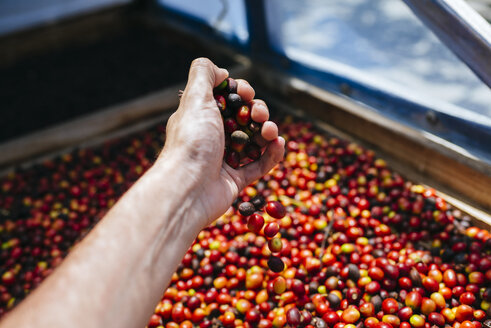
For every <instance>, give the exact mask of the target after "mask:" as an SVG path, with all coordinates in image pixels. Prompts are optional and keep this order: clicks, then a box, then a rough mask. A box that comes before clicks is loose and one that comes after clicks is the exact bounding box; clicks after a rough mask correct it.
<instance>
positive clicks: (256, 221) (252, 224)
mask: <svg viewBox="0 0 491 328" xmlns="http://www.w3.org/2000/svg"><path fill="white" fill-rule="evenodd" d="M263 226H264V218H263V217H262V216H261V215H259V214H257V213H254V214H252V215H251V216H249V219H248V220H247V229H249V230H250V231H252V232H254V233H256V234H258V233H260V232H261V229H262V228H263Z"/></svg>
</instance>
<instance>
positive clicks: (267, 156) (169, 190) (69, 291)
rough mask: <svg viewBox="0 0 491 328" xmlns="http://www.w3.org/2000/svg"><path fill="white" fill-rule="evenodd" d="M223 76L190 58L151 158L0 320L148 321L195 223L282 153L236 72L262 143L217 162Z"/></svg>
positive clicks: (44, 323)
mask: <svg viewBox="0 0 491 328" xmlns="http://www.w3.org/2000/svg"><path fill="white" fill-rule="evenodd" d="M227 76H228V72H227V71H226V70H224V69H219V68H218V67H216V66H215V65H214V64H213V63H212V62H211V61H209V60H208V59H204V58H199V59H196V60H195V61H193V64H192V65H191V69H190V72H189V79H188V84H187V86H186V89H185V91H184V94H183V97H182V98H181V103H180V105H179V108H178V110H177V111H176V112H175V113H174V114H173V115H172V116H171V118H170V119H169V122H168V123H167V140H166V143H165V146H164V148H163V150H162V153H161V154H160V156H159V158H158V159H157V161H156V162H155V164H154V165H153V166H152V167H151V168H150V169H149V170H148V171H147V172H146V173H145V174H144V175H143V176H142V177H141V178H140V179H139V180H138V181H137V182H136V183H135V184H134V185H133V187H131V189H130V190H128V191H127V192H126V193H125V194H124V195H123V197H122V198H121V199H120V200H119V201H118V202H117V203H116V204H115V205H114V206H113V208H112V209H111V210H110V211H109V212H108V213H107V215H106V216H105V217H104V219H103V220H101V222H100V223H99V224H97V225H96V227H95V228H94V229H93V230H92V231H91V232H90V233H89V234H88V235H87V237H86V238H85V239H84V240H83V241H82V242H80V243H79V244H78V245H77V246H76V247H75V249H74V250H73V251H72V252H71V253H70V255H69V256H68V257H67V258H66V259H65V261H64V262H63V263H62V264H61V265H60V267H59V268H57V269H56V270H55V271H54V272H53V274H51V275H50V277H49V278H47V279H46V281H44V282H43V284H41V285H40V286H39V287H38V288H37V289H36V290H35V291H34V292H33V293H32V294H31V295H30V296H29V297H27V298H26V299H25V300H24V301H23V302H22V303H21V304H20V305H19V306H18V307H17V308H16V309H15V310H13V311H12V312H11V313H10V314H9V315H7V316H6V318H5V319H4V320H3V321H2V322H1V323H0V328H6V327H32V326H36V327H38V328H39V327H65V326H69V327H144V326H145V324H146V323H147V321H148V319H149V317H150V315H151V314H152V312H153V310H154V307H155V305H156V304H157V303H158V301H159V299H160V297H161V296H162V292H163V291H164V289H165V288H166V287H167V285H168V284H169V282H170V279H171V276H172V273H173V272H174V271H175V269H176V268H177V266H178V264H179V262H180V261H181V259H182V257H183V256H184V254H185V252H186V250H187V249H188V248H189V246H190V245H191V244H192V242H193V240H194V239H195V238H196V236H197V234H198V233H199V231H200V230H201V229H203V228H204V227H206V226H207V225H208V224H210V223H211V222H213V221H214V220H215V219H216V218H217V217H218V216H220V215H221V214H222V213H224V212H225V211H226V210H227V209H228V208H229V206H230V205H231V203H232V201H233V200H234V199H235V198H236V197H237V195H238V192H239V191H240V190H241V189H242V188H244V187H245V186H247V185H248V184H249V183H251V182H253V181H254V180H256V179H258V178H260V177H261V176H263V175H264V174H266V173H267V172H268V171H269V170H271V169H272V168H273V167H274V165H276V164H277V163H278V162H279V161H280V160H281V159H282V158H283V152H284V144H285V141H284V140H283V139H282V138H281V137H278V128H277V126H276V125H275V124H274V123H273V122H269V121H267V120H268V118H269V112H268V108H267V106H266V104H265V103H264V102H263V101H261V100H257V99H256V100H253V98H254V89H253V88H252V87H251V86H250V85H249V84H248V83H247V82H246V81H243V80H239V81H238V93H239V94H240V95H241V97H242V98H243V99H245V100H247V101H252V103H253V106H252V117H253V118H254V120H256V121H258V122H266V124H264V125H263V130H262V131H261V133H262V136H263V138H264V139H265V140H267V142H268V143H267V145H266V149H265V153H264V155H263V156H262V157H261V159H260V160H259V161H257V162H255V163H252V164H250V165H247V166H246V167H243V168H240V169H238V170H234V169H232V168H230V167H229V166H228V165H226V164H224V163H223V149H224V131H223V123H222V120H221V117H220V113H219V111H218V108H217V106H216V103H215V101H214V99H213V93H212V90H213V87H214V86H217V85H218V84H219V83H220V82H222V81H223V80H224V79H225V78H226V77H227Z"/></svg>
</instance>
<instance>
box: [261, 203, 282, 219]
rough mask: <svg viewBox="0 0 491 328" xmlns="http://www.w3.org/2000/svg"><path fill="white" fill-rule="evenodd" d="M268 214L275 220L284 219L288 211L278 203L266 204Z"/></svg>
mask: <svg viewBox="0 0 491 328" xmlns="http://www.w3.org/2000/svg"><path fill="white" fill-rule="evenodd" d="M266 212H267V213H268V214H269V215H271V216H272V217H274V218H275V219H282V218H283V217H284V216H285V215H286V209H285V207H284V206H283V204H281V203H280V202H278V201H271V202H268V203H267V204H266Z"/></svg>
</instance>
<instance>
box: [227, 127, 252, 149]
mask: <svg viewBox="0 0 491 328" xmlns="http://www.w3.org/2000/svg"><path fill="white" fill-rule="evenodd" d="M247 143H249V136H248V135H247V134H246V133H244V132H243V131H240V130H237V131H234V132H233V133H232V135H231V136H230V147H231V148H232V149H233V150H235V151H236V152H238V153H240V152H241V151H242V150H243V149H244V147H245V145H247Z"/></svg>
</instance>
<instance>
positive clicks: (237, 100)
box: [227, 93, 242, 110]
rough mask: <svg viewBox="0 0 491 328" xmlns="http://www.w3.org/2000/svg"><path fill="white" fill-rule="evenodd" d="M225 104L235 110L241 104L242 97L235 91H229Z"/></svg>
mask: <svg viewBox="0 0 491 328" xmlns="http://www.w3.org/2000/svg"><path fill="white" fill-rule="evenodd" d="M227 105H228V106H230V108H232V109H234V110H235V109H237V108H239V107H241V106H242V98H241V97H240V96H239V95H238V94H236V93H229V94H228V96H227Z"/></svg>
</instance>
